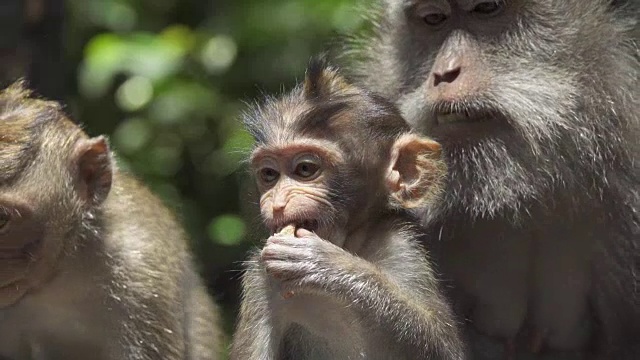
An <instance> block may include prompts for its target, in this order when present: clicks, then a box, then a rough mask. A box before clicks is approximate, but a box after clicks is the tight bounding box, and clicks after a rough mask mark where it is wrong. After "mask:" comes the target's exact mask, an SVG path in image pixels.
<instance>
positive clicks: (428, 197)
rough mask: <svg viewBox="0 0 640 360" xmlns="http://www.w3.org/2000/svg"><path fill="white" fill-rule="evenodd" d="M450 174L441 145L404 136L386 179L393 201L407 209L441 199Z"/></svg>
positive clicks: (418, 137)
mask: <svg viewBox="0 0 640 360" xmlns="http://www.w3.org/2000/svg"><path fill="white" fill-rule="evenodd" d="M446 171H447V170H446V165H445V163H444V161H443V160H442V157H441V146H440V144H439V143H437V142H435V141H434V140H431V139H429V138H427V137H421V136H418V135H416V134H405V135H402V136H401V137H400V138H398V139H397V140H396V142H395V143H394V144H393V147H392V148H391V160H390V163H389V167H388V168H387V174H386V179H385V180H386V185H387V189H388V190H389V194H390V196H391V201H392V202H393V203H394V205H398V206H400V207H403V208H407V209H409V208H416V207H420V206H424V205H427V204H428V203H429V202H430V201H432V200H434V199H435V198H436V197H437V196H438V193H439V192H440V189H441V186H442V180H443V179H444V177H445V175H446Z"/></svg>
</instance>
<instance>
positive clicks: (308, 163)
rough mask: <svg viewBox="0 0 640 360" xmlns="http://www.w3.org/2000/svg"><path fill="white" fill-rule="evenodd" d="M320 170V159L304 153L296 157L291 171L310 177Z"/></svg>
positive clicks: (304, 177)
mask: <svg viewBox="0 0 640 360" xmlns="http://www.w3.org/2000/svg"><path fill="white" fill-rule="evenodd" d="M319 171H320V160H319V159H317V158H316V157H315V156H311V155H305V156H302V157H301V158H300V159H298V161H297V163H296V167H295V169H294V170H293V172H294V173H295V174H296V175H297V176H299V177H301V178H303V179H310V178H312V177H314V176H315V175H317V174H318V172H319Z"/></svg>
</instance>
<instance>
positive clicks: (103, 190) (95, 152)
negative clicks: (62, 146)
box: [72, 136, 113, 206]
mask: <svg viewBox="0 0 640 360" xmlns="http://www.w3.org/2000/svg"><path fill="white" fill-rule="evenodd" d="M72 166H73V168H74V169H75V183H76V186H77V189H78V193H79V195H80V198H81V199H83V200H85V201H86V203H87V204H89V206H97V205H100V204H101V203H102V202H103V201H104V200H105V199H106V198H107V195H109V192H110V191H111V182H112V180H113V165H112V159H111V152H110V150H109V143H108V142H107V139H106V138H105V137H104V136H98V137H95V138H91V139H81V140H79V141H78V142H77V143H76V146H75V148H74V150H73V154H72Z"/></svg>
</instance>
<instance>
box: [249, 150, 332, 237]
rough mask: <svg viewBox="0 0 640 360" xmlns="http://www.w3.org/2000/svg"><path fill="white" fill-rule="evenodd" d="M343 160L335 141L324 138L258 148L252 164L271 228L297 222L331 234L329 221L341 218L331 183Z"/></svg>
mask: <svg viewBox="0 0 640 360" xmlns="http://www.w3.org/2000/svg"><path fill="white" fill-rule="evenodd" d="M341 163H342V156H341V155H340V152H339V151H338V149H336V148H335V145H333V144H330V143H328V142H326V143H325V142H324V141H323V140H320V139H307V140H298V141H294V142H288V143H286V144H279V145H277V146H262V147H259V148H257V149H256V151H254V153H253V155H252V159H251V164H252V168H253V170H254V173H255V178H256V181H257V183H258V189H259V190H260V194H261V196H260V210H261V213H262V217H263V219H264V221H265V224H266V225H267V227H268V228H269V230H270V231H271V232H273V233H276V232H279V231H280V230H281V229H282V228H283V227H285V226H287V225H294V226H295V227H296V228H304V229H306V230H309V231H313V232H316V233H321V234H323V235H327V236H328V235H329V234H328V233H327V232H328V227H329V224H333V225H334V226H335V223H334V222H335V221H336V220H337V219H338V216H337V215H338V213H339V211H338V209H337V208H336V207H335V206H334V203H335V199H333V195H334V191H332V187H331V183H332V179H333V177H334V175H335V172H336V167H337V166H339V164H341ZM332 227H333V226H332Z"/></svg>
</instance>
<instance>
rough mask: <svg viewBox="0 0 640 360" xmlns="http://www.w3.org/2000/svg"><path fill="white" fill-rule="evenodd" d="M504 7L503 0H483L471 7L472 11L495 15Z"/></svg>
mask: <svg viewBox="0 0 640 360" xmlns="http://www.w3.org/2000/svg"><path fill="white" fill-rule="evenodd" d="M503 7H504V1H485V2H481V3H479V4H478V5H476V7H474V8H473V10H472V11H473V12H475V13H478V14H482V15H495V14H497V13H498V12H499V11H500V10H502V8H503Z"/></svg>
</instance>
